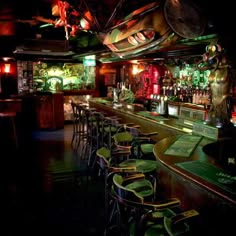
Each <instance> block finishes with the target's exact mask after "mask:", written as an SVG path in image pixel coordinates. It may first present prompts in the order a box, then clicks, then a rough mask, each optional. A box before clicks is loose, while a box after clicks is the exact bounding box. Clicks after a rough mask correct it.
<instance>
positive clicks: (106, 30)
mask: <svg viewBox="0 0 236 236" xmlns="http://www.w3.org/2000/svg"><path fill="white" fill-rule="evenodd" d="M166 1H168V2H169V3H170V4H172V8H173V9H174V13H176V14H177V16H179V18H178V19H177V20H178V22H177V23H178V24H176V25H177V27H179V25H180V23H181V22H180V18H181V19H182V16H183V17H185V16H186V17H187V18H188V17H190V16H191V11H185V12H182V11H180V12H178V11H179V10H180V9H179V8H175V7H173V6H175V5H174V4H175V3H176V2H179V3H180V4H181V5H183V4H186V3H187V2H189V0H159V1H157V0H138V1H130V0H89V1H88V0H68V1H67V2H66V3H68V5H67V8H66V9H67V11H66V14H67V15H66V16H67V17H66V19H67V23H68V24H67V25H68V27H65V25H62V26H60V22H59V20H60V19H62V17H61V15H59V16H58V15H54V14H53V6H54V5H55V3H56V2H57V0H37V1H32V0H21V1H19V0H3V1H2V0H1V3H0V9H3V10H0V13H2V12H3V13H4V14H5V13H6V12H7V11H8V13H7V14H8V16H9V15H10V16H11V17H12V21H13V22H14V23H15V31H14V36H13V37H10V38H13V42H12V44H13V46H12V47H10V48H11V49H12V48H14V46H16V47H18V48H20V49H23V51H27V50H28V51H31V49H32V47H33V48H34V47H39V48H40V49H42V48H41V47H43V51H44V52H43V53H42V54H45V55H46V56H49V55H53V56H55V57H58V56H64V57H65V56H66V57H67V56H68V57H70V56H71V55H72V54H73V55H74V56H75V58H79V57H81V56H84V55H86V54H90V53H91V52H96V53H97V55H98V57H100V59H101V61H102V60H103V61H104V62H106V61H116V60H122V58H123V59H124V60H125V59H132V58H134V57H135V58H143V59H145V58H147V57H157V55H156V54H158V55H159V57H162V56H175V55H178V54H183V55H185V54H187V51H190V52H191V53H197V52H196V51H199V50H200V51H199V52H200V53H201V50H202V49H203V48H204V47H205V45H206V44H207V43H209V40H212V35H217V37H216V38H214V40H221V41H222V42H223V44H224V45H225V46H226V47H227V48H228V51H229V54H230V51H231V48H233V47H234V38H233V36H232V35H233V34H232V29H231V23H229V22H230V21H231V16H232V15H231V9H232V8H230V5H228V4H224V5H223V6H222V4H221V5H220V4H219V5H217V4H215V2H213V0H209V1H207V2H206V1H205V0H193V1H194V4H195V5H196V6H197V8H198V9H200V10H199V19H201V20H203V19H204V21H205V25H204V30H203V31H202V32H199V35H197V37H191V38H187V39H185V38H184V37H182V35H181V37H179V38H178V40H176V41H175V43H174V44H172V45H171V46H169V45H164V46H162V47H159V45H158V44H156V45H154V44H153V45H152V47H149V46H145V47H142V49H143V50H138V51H132V50H131V51H130V52H129V51H127V53H123V54H122V55H124V56H123V57H120V56H119V55H117V53H114V51H113V50H111V48H109V47H107V45H106V44H104V38H105V37H106V36H107V35H112V33H114V32H116V30H117V29H119V31H121V32H123V30H124V29H127V30H128V32H130V31H131V30H130V29H131V28H130V25H131V26H132V25H135V24H136V23H137V22H138V23H140V21H142V20H143V19H144V18H145V16H146V15H148V14H149V13H150V14H151V13H152V12H153V11H155V7H159V5H161V6H163V4H165V2H166ZM61 2H62V3H65V1H61ZM148 4H153V5H151V7H148V8H146V9H144V10H142V11H138V10H139V9H141V8H142V7H143V6H146V5H148ZM163 9H164V8H163V7H162V8H161V13H160V14H164V10H163ZM1 11H2V12H1ZM88 12H89V13H90V15H88V14H87V13H88ZM158 14H159V13H158ZM178 14H182V15H181V17H180V15H178ZM219 16H220V17H219ZM81 18H84V19H86V20H87V21H88V22H89V23H90V24H89V29H86V30H84V28H81V27H80V26H79V27H78V28H77V29H76V30H75V31H74V35H73V36H72V33H73V32H72V31H73V30H72V27H71V26H74V25H75V26H78V25H79V23H80V19H81ZM58 19H59V20H58ZM199 19H198V20H199ZM171 20H172V19H171ZM48 22H53V24H48ZM55 22H56V23H59V24H58V25H56V24H55ZM133 22H135V24H134V23H133ZM0 23H1V17H0ZM167 23H168V25H169V22H167ZM198 23H199V24H200V23H201V22H200V21H198ZM186 24H188V22H187V23H186ZM199 24H196V25H199ZM139 25H140V24H136V25H135V26H136V28H137V27H139ZM192 27H194V29H196V30H197V27H195V26H194V25H192ZM171 29H172V30H173V28H172V27H171ZM179 29H181V27H179ZM66 30H67V31H68V40H67V38H66V36H67V35H66ZM174 33H176V32H175V31H174ZM178 33H179V32H178ZM205 35H207V37H205V38H204V37H199V36H205ZM208 36H209V37H208ZM0 38H1V40H3V39H5V38H6V37H0ZM7 38H8V37H7ZM199 39H200V40H199ZM52 40H53V42H54V43H49V44H48V42H52ZM39 41H40V42H41V43H39ZM7 42H8V43H9V44H11V43H10V41H8V39H7ZM16 42H17V45H14V44H15V43H16ZM68 42H69V43H68ZM112 43H113V42H112ZM115 43H116V42H115ZM115 43H113V45H116V46H117V45H118V44H115ZM46 44H48V45H50V47H51V48H52V49H51V52H53V53H50V50H49V49H48V48H46V49H45V47H46V46H45V45H46ZM22 45H23V46H22ZM113 45H111V46H113ZM121 45H123V44H121ZM192 46H194V49H193V47H192ZM196 46H197V47H196ZM58 48H59V49H58ZM140 48H141V47H140ZM58 51H59V54H58ZM68 51H72V52H73V53H70V52H69V53H68ZM21 53H22V51H19V54H21ZM60 53H61V54H60Z"/></svg>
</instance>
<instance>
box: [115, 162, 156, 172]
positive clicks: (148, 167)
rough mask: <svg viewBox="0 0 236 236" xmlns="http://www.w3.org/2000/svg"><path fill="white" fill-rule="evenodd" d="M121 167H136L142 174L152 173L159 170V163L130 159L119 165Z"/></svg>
mask: <svg viewBox="0 0 236 236" xmlns="http://www.w3.org/2000/svg"><path fill="white" fill-rule="evenodd" d="M119 166H120V167H129V166H135V167H136V171H137V172H140V173H144V174H145V173H150V172H153V171H156V170H157V162H156V161H152V160H143V159H128V160H125V161H123V162H121V163H120V164H119Z"/></svg>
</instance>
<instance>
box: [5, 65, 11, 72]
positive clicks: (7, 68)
mask: <svg viewBox="0 0 236 236" xmlns="http://www.w3.org/2000/svg"><path fill="white" fill-rule="evenodd" d="M10 70H11V64H4V72H5V73H10Z"/></svg>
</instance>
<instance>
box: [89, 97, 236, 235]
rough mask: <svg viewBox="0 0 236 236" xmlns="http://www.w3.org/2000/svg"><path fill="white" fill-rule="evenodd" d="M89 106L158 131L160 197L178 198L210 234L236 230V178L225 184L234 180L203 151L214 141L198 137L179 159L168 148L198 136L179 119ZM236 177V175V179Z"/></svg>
mask: <svg viewBox="0 0 236 236" xmlns="http://www.w3.org/2000/svg"><path fill="white" fill-rule="evenodd" d="M89 103H90V106H91V107H93V108H96V109H97V110H102V111H104V112H105V113H106V114H108V115H116V116H118V117H120V118H121V120H122V121H124V122H132V123H135V124H138V125H140V128H141V129H142V131H144V132H153V131H158V135H157V136H156V137H154V140H155V141H156V142H157V143H156V144H155V146H154V150H153V151H154V154H155V157H156V160H157V162H158V163H159V168H158V180H159V184H158V191H159V193H160V194H161V195H163V196H164V197H178V198H179V199H180V200H181V207H182V208H183V209H185V210H187V209H191V208H194V209H196V210H198V211H199V213H200V215H201V226H202V227H204V231H206V233H207V234H208V233H209V234H210V235H218V233H219V232H222V230H224V232H225V233H226V232H227V231H228V232H231V231H232V230H235V229H234V223H235V216H236V178H235V179H233V181H232V182H230V183H229V182H227V181H226V182H224V181H225V180H229V179H230V178H231V177H232V176H231V177H229V176H228V175H227V173H228V172H225V169H223V168H222V165H221V163H220V162H219V160H218V159H216V158H215V157H214V156H211V155H209V153H208V154H207V153H205V152H204V151H203V150H204V147H207V146H208V145H211V144H214V142H216V141H215V140H212V139H209V138H206V137H200V136H198V137H199V142H197V143H195V145H194V146H193V148H192V151H191V152H190V154H189V155H185V154H186V152H185V149H184V148H187V147H188V145H184V143H183V145H182V148H183V150H182V152H183V156H181V154H180V155H177V154H178V151H179V150H178V149H176V150H177V151H176V155H175V149H173V150H172V151H173V153H172V154H166V153H167V150H168V148H170V147H173V146H172V145H174V144H175V142H176V141H178V139H179V138H180V137H183V136H186V140H188V139H189V140H191V138H194V137H195V136H196V135H193V134H192V132H191V131H192V130H190V129H186V128H184V127H182V126H180V125H178V124H177V122H176V121H177V119H176V118H168V119H166V118H165V117H160V118H158V119H151V118H149V117H144V116H142V115H139V114H140V111H142V110H143V108H142V107H140V106H138V105H137V106H135V105H133V106H129V105H122V106H114V105H113V104H112V102H107V101H106V100H103V99H92V100H90V101H89ZM141 114H142V113H141ZM234 141H235V140H234ZM234 141H233V142H234ZM235 143H236V142H235ZM217 145H218V144H217V143H216V145H215V146H213V147H212V148H213V149H215V148H216V147H218V146H217ZM232 146H233V144H232ZM179 149H181V148H179ZM168 151H169V150H168ZM180 151H181V150H180ZM186 151H187V149H186ZM218 151H219V152H222V150H220V148H219V150H215V152H216V153H217V152H218ZM170 153H171V150H170ZM180 153H181V152H180ZM234 154H235V151H234ZM235 157H236V156H235ZM212 176H213V178H212ZM214 176H215V177H214ZM235 176H236V173H234V176H233V177H235ZM218 180H219V182H218ZM230 180H232V179H230ZM225 235H229V234H227V233H226V234H225Z"/></svg>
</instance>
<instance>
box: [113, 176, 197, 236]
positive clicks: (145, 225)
mask: <svg viewBox="0 0 236 236" xmlns="http://www.w3.org/2000/svg"><path fill="white" fill-rule="evenodd" d="M140 182H143V183H145V184H144V186H145V188H144V187H143V188H140V186H139V183H140ZM150 185H151V183H149V182H148V180H146V179H145V176H144V175H142V174H135V175H128V176H122V175H121V174H117V173H116V174H115V175H113V190H114V196H115V200H116V201H118V203H119V207H120V208H124V211H123V215H122V213H121V215H119V216H118V217H119V218H118V221H121V223H120V225H122V226H123V228H122V230H124V229H125V235H134V236H155V235H166V236H167V235H168V236H177V235H191V234H190V229H191V227H190V224H187V222H188V221H191V220H192V218H195V217H196V216H198V215H199V213H198V212H197V211H196V210H194V209H191V210H187V211H184V212H183V211H181V209H180V203H181V202H180V200H179V199H177V198H167V199H161V198H160V199H155V200H150V199H149V198H147V197H149V195H147V193H148V192H149V191H150V187H149V186H150ZM121 212H122V211H121ZM124 218H126V220H125V222H124ZM122 220H123V221H122ZM127 222H128V224H127Z"/></svg>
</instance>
